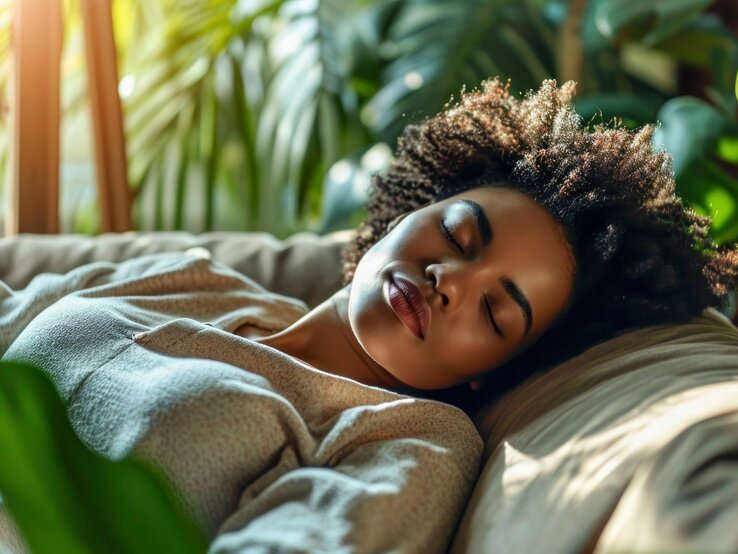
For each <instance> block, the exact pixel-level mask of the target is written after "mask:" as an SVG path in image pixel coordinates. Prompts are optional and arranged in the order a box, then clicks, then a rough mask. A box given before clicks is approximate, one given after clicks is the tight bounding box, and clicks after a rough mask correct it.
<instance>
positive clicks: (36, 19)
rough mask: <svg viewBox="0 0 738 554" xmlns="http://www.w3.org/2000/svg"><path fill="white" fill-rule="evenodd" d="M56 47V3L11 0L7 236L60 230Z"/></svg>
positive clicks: (58, 43) (58, 8)
mask: <svg viewBox="0 0 738 554" xmlns="http://www.w3.org/2000/svg"><path fill="white" fill-rule="evenodd" d="M61 45H62V19H61V2H57V1H51V2H49V1H48V0H16V1H15V6H14V19H13V48H14V56H15V70H14V77H15V95H14V100H13V107H12V109H13V135H12V136H13V141H12V147H11V160H10V164H11V171H12V176H13V177H12V182H11V185H10V190H9V191H8V206H9V211H8V217H7V220H6V233H7V234H9V235H12V234H17V233H58V232H59V78H60V76H59V71H60V62H61ZM21 184H22V186H21Z"/></svg>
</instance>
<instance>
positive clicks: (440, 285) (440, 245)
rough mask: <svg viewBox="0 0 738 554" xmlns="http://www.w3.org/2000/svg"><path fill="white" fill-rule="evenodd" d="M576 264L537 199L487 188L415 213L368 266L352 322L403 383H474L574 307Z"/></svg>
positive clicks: (352, 303)
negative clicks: (571, 296)
mask: <svg viewBox="0 0 738 554" xmlns="http://www.w3.org/2000/svg"><path fill="white" fill-rule="evenodd" d="M573 272H574V265H573V258H572V254H571V249H570V247H569V245H568V243H567V242H566V240H565V239H564V236H563V233H562V231H561V229H560V226H559V225H558V224H557V223H556V222H555V220H554V219H553V218H552V217H551V216H550V215H549V213H548V212H547V211H546V210H545V209H544V208H542V207H541V206H540V205H538V204H537V203H536V202H534V201H533V200H532V199H530V198H529V197H527V196H525V195H523V194H522V193H519V192H517V191H515V190H512V189H507V188H499V187H483V188H478V189H474V190H471V191H468V192H464V193H461V194H458V195H456V196H452V197H451V198H448V199H446V200H443V201H441V202H437V203H435V204H431V205H428V206H426V207H423V208H420V209H418V210H415V211H414V212H411V213H409V214H407V215H406V216H405V217H404V218H403V219H402V220H400V221H399V223H398V224H397V225H396V226H395V227H394V228H393V229H392V230H391V231H390V232H389V233H388V234H387V235H386V236H385V237H384V238H383V239H382V240H380V241H379V242H377V243H376V244H375V245H374V246H373V247H372V248H371V249H370V250H369V251H368V252H367V253H366V254H365V255H364V257H363V258H362V259H361V261H360V262H359V264H358V266H357V268H356V272H355V275H354V278H353V281H352V283H351V288H350V296H349V308H348V309H349V321H350V323H351V328H352V330H353V333H354V335H355V336H356V338H357V340H358V342H359V344H360V345H361V346H362V348H363V349H364V350H365V351H366V353H367V354H368V355H369V356H371V357H372V358H373V359H374V360H375V361H376V362H377V363H378V364H379V365H381V366H382V367H383V368H385V369H386V370H387V371H388V372H389V373H391V374H392V375H393V376H394V377H396V378H397V379H399V380H400V381H402V382H403V383H405V384H407V385H409V386H411V387H415V388H419V389H439V388H446V387H451V386H454V385H457V384H459V383H462V382H465V381H470V380H472V379H473V378H474V377H476V376H479V375H480V374H482V373H484V372H485V371H488V370H490V369H491V368H494V367H497V366H499V365H500V364H502V363H503V362H504V361H506V360H507V359H509V358H511V357H512V356H513V355H514V354H516V353H517V352H520V351H521V350H523V349H524V348H525V347H526V346H528V345H530V344H531V343H532V342H534V341H535V340H536V338H538V337H539V336H540V335H541V334H542V333H543V332H544V331H545V330H546V329H548V328H549V327H550V326H551V324H552V323H553V322H554V321H555V320H556V318H557V317H558V316H559V315H561V314H562V312H563V311H564V309H565V308H566V306H567V302H568V299H569V294H570V291H571V288H572V283H573Z"/></svg>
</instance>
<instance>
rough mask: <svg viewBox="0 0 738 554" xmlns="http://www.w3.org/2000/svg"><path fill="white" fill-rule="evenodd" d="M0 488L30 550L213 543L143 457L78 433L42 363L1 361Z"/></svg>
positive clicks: (180, 548)
mask: <svg viewBox="0 0 738 554" xmlns="http://www.w3.org/2000/svg"><path fill="white" fill-rule="evenodd" d="M0 452H2V464H0V491H1V492H2V500H3V501H4V502H5V503H6V505H7V507H8V509H9V511H10V513H11V514H12V515H13V518H14V519H15V522H16V524H17V526H18V528H19V530H20V532H21V534H22V536H23V538H24V540H25V541H26V544H27V545H28V547H29V548H30V550H31V551H32V552H40V553H44V552H54V553H55V554H63V553H66V552H131V553H133V552H136V553H143V552H157V553H160V552H177V553H180V552H181V553H189V552H193V553H194V552H204V551H205V550H206V549H207V541H206V539H205V536H204V535H203V533H202V532H201V531H200V529H199V528H198V527H197V526H196V525H195V524H194V523H193V522H192V521H191V520H190V519H189V518H188V516H187V515H186V513H185V511H184V508H183V507H182V505H181V504H180V503H179V501H178V500H177V498H176V497H175V496H174V494H173V493H172V492H171V491H170V490H169V489H168V488H167V486H166V485H165V483H164V481H163V479H162V478H161V477H160V476H159V475H157V474H156V473H155V472H154V471H153V470H152V469H151V468H149V467H148V466H146V465H145V464H144V463H143V462H141V461H137V460H130V459H129V460H124V461H121V462H112V461H110V460H107V459H105V458H103V457H101V456H99V455H97V454H95V453H93V452H91V451H90V450H89V449H88V448H87V447H86V446H85V445H84V444H83V443H82V442H81V441H80V440H79V439H78V438H77V436H76V435H75V433H74V431H73V430H72V428H71V426H70V424H69V422H68V420H67V414H66V410H65V408H64V405H63V404H62V402H61V400H60V399H59V397H58V395H57V393H56V391H55V390H54V387H53V385H52V384H51V383H50V382H49V380H48V378H47V377H46V376H45V375H44V374H43V373H42V372H41V371H40V370H38V369H36V368H34V367H30V366H26V365H21V364H16V363H0Z"/></svg>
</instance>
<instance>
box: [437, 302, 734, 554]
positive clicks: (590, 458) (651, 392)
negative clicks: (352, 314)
mask: <svg viewBox="0 0 738 554" xmlns="http://www.w3.org/2000/svg"><path fill="white" fill-rule="evenodd" d="M708 422H709V425H708V424H707V423H708ZM478 426H479V428H480V431H481V433H482V436H483V438H485V439H486V449H485V458H484V459H485V461H486V463H485V465H484V468H483V470H482V473H481V475H480V477H479V480H478V482H477V485H476V487H475V489H474V491H473V493H472V495H471V498H470V501H469V504H468V506H467V509H466V511H465V513H464V515H463V517H462V520H461V524H460V526H459V529H458V532H457V535H456V537H455V539H454V543H453V547H452V550H451V551H452V552H457V553H459V552H464V553H476V552H479V553H486V552H548V553H555V552H580V551H587V552H591V551H592V550H593V549H594V548H595V547H596V548H597V550H595V552H605V551H607V552H610V551H618V552H635V551H650V552H655V551H659V552H661V551H691V552H705V551H713V552H722V551H731V552H733V551H738V536H736V535H737V532H736V526H735V525H734V524H733V523H730V522H734V521H738V455H737V451H738V444H736V443H735V442H734V441H732V442H731V440H730V437H732V438H733V439H735V438H736V437H738V329H736V327H735V326H733V325H732V324H731V323H730V321H729V320H728V319H727V318H726V317H725V316H723V315H722V314H720V313H719V312H717V311H715V310H707V311H705V313H704V314H703V315H702V316H701V317H699V318H696V319H694V320H693V321H692V322H690V323H688V324H684V325H664V326H655V327H649V328H644V329H640V330H635V331H632V332H628V333H625V334H622V335H620V336H618V337H615V338H613V339H611V340H609V341H606V342H603V343H601V344H598V345H596V346H594V347H592V348H591V349H589V350H588V351H586V352H584V353H583V354H581V355H580V356H577V357H575V358H573V359H571V360H569V361H567V362H565V363H563V364H561V365H559V366H557V367H555V368H554V369H552V370H550V371H548V372H546V373H543V374H541V375H537V376H534V377H532V378H530V379H528V380H527V381H526V382H524V383H523V384H521V385H520V386H518V387H517V388H515V389H514V390H511V391H510V392H508V393H507V394H506V395H505V396H504V397H502V398H501V399H500V400H499V401H498V402H496V403H495V405H494V406H493V407H492V408H491V409H489V410H488V412H487V413H486V414H482V416H481V417H480V418H479V421H478ZM705 445H707V446H705ZM708 446H709V448H708ZM672 450H674V451H676V452H678V454H674V453H673V452H672ZM728 466H729V467H728ZM657 477H658V478H657ZM687 478H689V479H698V480H699V482H700V483H702V486H701V488H700V487H696V486H695V487H692V488H689V486H688V484H687V483H686V482H685V479H687ZM646 513H647V517H645V516H644V514H646ZM610 525H612V527H609V526H610Z"/></svg>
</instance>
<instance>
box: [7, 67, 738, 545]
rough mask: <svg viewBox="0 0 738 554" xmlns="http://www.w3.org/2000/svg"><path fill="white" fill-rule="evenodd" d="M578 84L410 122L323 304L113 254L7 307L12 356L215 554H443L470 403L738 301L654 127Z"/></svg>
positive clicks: (730, 256)
mask: <svg viewBox="0 0 738 554" xmlns="http://www.w3.org/2000/svg"><path fill="white" fill-rule="evenodd" d="M573 92H574V84H573V83H567V84H565V85H564V86H563V87H561V88H557V87H556V84H555V83H554V82H552V81H546V82H544V83H543V85H542V87H541V88H540V89H539V90H538V91H536V92H533V93H530V94H529V95H528V96H526V97H525V98H523V99H517V98H515V97H514V96H513V95H511V94H510V93H509V92H508V88H507V86H505V85H503V84H502V83H500V82H499V81H498V80H492V81H489V82H487V83H486V84H485V85H484V86H483V87H482V89H481V90H479V91H476V92H472V93H467V94H464V95H463V96H462V99H461V100H460V102H459V103H458V104H457V105H454V106H451V107H449V108H448V109H446V110H445V111H444V112H442V113H440V114H439V115H437V116H435V117H432V118H430V119H428V120H426V121H424V122H422V123H420V124H417V125H410V126H409V127H407V128H406V130H405V132H404V133H403V135H402V136H401V138H400V140H399V144H398V150H397V156H396V158H395V160H394V161H393V162H392V164H391V166H390V168H389V170H388V171H387V172H386V173H384V174H382V175H378V176H376V177H375V179H374V183H373V191H372V197H371V200H370V203H369V207H368V215H367V217H366V219H365V221H364V222H363V223H362V224H361V225H360V227H359V229H358V231H357V234H356V238H355V239H354V241H353V242H352V243H351V244H350V245H349V246H348V248H347V249H346V251H345V252H344V277H345V282H346V285H345V287H344V288H342V289H341V290H339V291H338V292H336V293H335V294H334V295H333V296H332V297H330V298H329V299H328V300H326V301H325V302H323V303H322V304H320V305H319V306H317V307H316V308H314V309H313V310H311V311H308V310H307V309H306V308H305V306H304V305H303V304H302V303H301V302H299V301H297V300H294V299H289V298H286V297H282V296H279V295H275V294H271V293H269V292H267V291H265V290H264V289H262V288H261V287H259V286H258V285H256V284H255V283H253V282H252V281H250V280H248V279H246V278H245V277H243V276H241V275H240V274H238V273H237V272H235V271H233V270H230V269H229V268H227V267H224V266H222V265H219V264H215V263H212V262H210V260H208V259H206V258H203V257H198V256H193V255H187V256H180V255H169V256H153V257H146V258H139V259H133V260H130V261H128V262H125V263H122V264H118V265H115V264H108V263H97V264H91V265H89V266H84V267H82V268H79V269H78V270H75V271H72V272H70V273H69V274H67V275H65V276H50V275H43V276H40V277H38V278H37V279H36V280H34V281H33V282H32V283H31V284H30V285H29V287H28V288H27V289H25V290H24V291H21V292H19V293H15V294H10V293H8V296H7V297H6V298H4V299H1V300H0V302H2V312H0V313H1V314H2V317H3V322H4V323H5V322H11V323H12V325H9V326H7V327H6V329H8V330H7V331H4V335H3V336H1V337H0V339H2V344H0V346H1V347H2V350H0V351H5V350H6V349H7V352H6V353H5V356H4V359H12V360H16V361H23V362H29V363H34V364H36V365H38V366H39V367H41V368H43V369H44V370H45V371H46V372H48V374H49V376H50V377H51V379H52V380H53V381H54V383H55V385H56V387H57V389H58V390H59V392H60V394H61V395H62V397H63V398H64V399H65V401H66V402H67V403H68V406H69V417H70V420H71V421H72V424H73V426H74V428H75V430H76V431H77V433H78V434H79V435H80V437H81V438H82V439H83V440H84V441H85V442H86V443H87V444H88V445H89V446H90V447H92V448H94V449H95V450H97V451H99V452H101V453H102V454H104V455H106V456H108V457H110V458H113V459H118V458H122V457H124V456H127V455H130V454H135V455H138V456H142V457H145V458H147V459H150V460H152V461H153V462H154V463H156V464H157V465H158V466H160V467H161V468H162V469H163V471H164V472H165V473H166V475H167V476H168V478H169V479H170V481H171V483H172V485H173V486H174V487H175V488H176V489H177V490H178V491H179V492H180V493H181V495H182V497H183V499H184V501H185V502H186V504H187V506H188V507H189V508H190V509H191V511H192V513H193V515H194V516H195V517H196V518H197V519H198V520H199V521H200V522H201V523H202V525H203V527H204V528H205V529H206V530H207V531H208V532H209V533H210V534H211V536H212V538H213V542H212V545H211V550H212V551H213V552H235V551H246V552H250V551H255V552H256V551H258V552H264V551H277V552H305V551H308V552H379V551H382V552H384V551H401V552H442V551H444V549H445V548H446V546H447V545H448V543H449V541H450V538H451V535H452V533H453V530H454V526H455V524H456V522H457V520H458V518H459V516H460V514H461V511H462V509H463V506H464V503H465V501H466V499H467V496H468V494H469V491H470V490H471V487H472V486H473V483H474V480H475V478H476V475H477V470H478V464H479V460H480V457H481V449H482V442H481V439H480V437H479V435H478V434H477V432H476V430H475V429H474V427H473V425H472V424H471V422H470V420H469V418H468V417H467V416H466V415H465V414H464V412H463V411H461V410H459V409H458V408H457V407H454V406H452V405H451V404H455V405H456V406H458V407H461V408H462V409H463V410H466V411H467V412H469V413H471V412H472V411H473V410H474V409H475V408H476V407H477V406H480V405H483V404H484V403H488V402H489V401H490V400H491V399H492V398H494V396H495V395H497V394H499V392H500V391H501V390H502V389H503V388H504V387H509V386H512V385H513V384H514V383H516V382H518V381H520V380H522V379H524V378H526V377H527V376H529V375H530V374H531V373H532V372H534V371H540V370H545V369H546V368H547V367H551V366H553V365H555V364H556V363H558V362H560V361H563V360H564V359H565V358H567V357H570V356H572V355H575V354H577V353H578V352H581V351H582V350H584V349H585V348H587V347H588V346H590V345H592V344H594V343H595V342H597V341H601V340H603V339H606V338H608V337H611V336H613V335H615V334H617V333H618V332H621V331H623V330H626V329H631V328H635V327H642V326H646V325H653V324H660V323H669V322H674V323H675V322H682V321H686V320H688V319H690V318H692V317H693V316H696V315H699V314H700V313H701V312H702V310H703V309H705V308H707V307H708V306H719V305H720V303H721V302H722V300H723V297H724V296H725V295H726V293H727V292H728V290H730V289H734V288H736V287H738V251H736V250H735V249H728V248H724V249H719V248H717V247H716V246H715V245H714V244H713V243H712V242H711V241H710V239H709V238H708V235H707V229H708V225H709V220H708V219H707V218H705V217H701V216H698V215H697V214H695V213H694V212H693V211H691V210H690V209H688V208H687V207H685V205H684V204H683V202H682V201H681V200H680V199H679V198H678V197H677V196H676V195H675V191H674V181H673V176H672V173H671V168H670V160H669V157H668V155H667V154H666V153H663V152H654V151H653V149H652V146H651V136H652V132H653V129H652V128H651V127H646V128H644V129H641V130H638V131H628V130H625V129H621V128H606V127H605V126H601V127H596V128H595V129H593V130H591V131H588V130H583V129H582V128H581V120H580V118H579V117H578V116H577V115H576V114H575V112H574V111H573V108H572V104H571V97H572V95H573ZM434 399H436V400H444V401H445V402H437V401H435V400H434ZM0 527H1V526H0Z"/></svg>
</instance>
